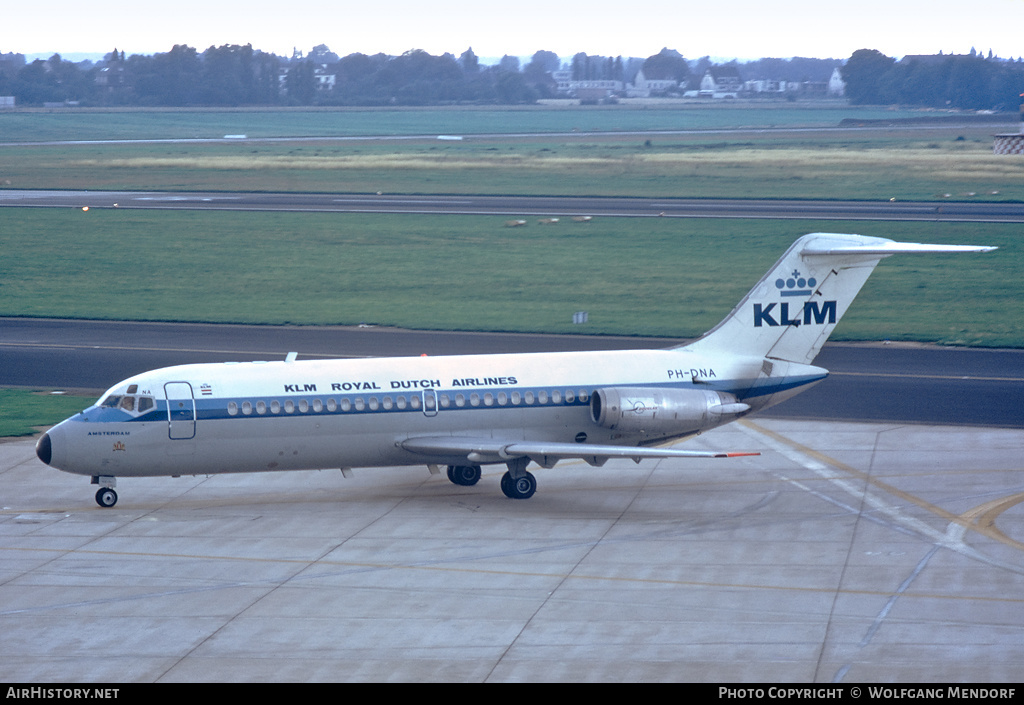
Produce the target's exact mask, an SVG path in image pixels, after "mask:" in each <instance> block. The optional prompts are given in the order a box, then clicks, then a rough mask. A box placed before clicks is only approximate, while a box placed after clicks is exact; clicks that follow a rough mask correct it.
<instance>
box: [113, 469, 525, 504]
mask: <svg viewBox="0 0 1024 705" xmlns="http://www.w3.org/2000/svg"><path fill="white" fill-rule="evenodd" d="M529 462H530V461H529V460H528V459H527V458H517V459H516V460H513V461H510V462H509V463H508V472H506V473H505V474H504V475H502V476H501V491H502V492H504V493H505V496H506V497H508V498H509V499H529V498H530V497H532V496H533V493H534V492H536V491H537V478H535V477H534V476H533V475H532V474H531V473H529V472H527V471H526V466H527V465H528V464H529ZM448 479H449V480H451V481H452V482H453V483H454V484H456V485H461V486H462V487H472V486H473V485H475V484H476V483H478V482H479V481H480V466H479V465H449V466H448ZM96 501H97V502H98V501H99V495H97V498H96Z"/></svg>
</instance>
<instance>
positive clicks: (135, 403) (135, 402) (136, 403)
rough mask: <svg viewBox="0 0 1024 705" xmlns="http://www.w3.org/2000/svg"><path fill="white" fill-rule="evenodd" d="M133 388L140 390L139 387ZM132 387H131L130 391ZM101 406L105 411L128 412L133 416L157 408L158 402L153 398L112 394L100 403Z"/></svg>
mask: <svg viewBox="0 0 1024 705" xmlns="http://www.w3.org/2000/svg"><path fill="white" fill-rule="evenodd" d="M132 387H134V388H135V389H138V387H137V385H132ZM132 387H129V389H131V388H132ZM99 406H100V407H102V408H104V409H120V410H121V411H127V412H129V413H132V414H142V413H145V412H147V411H149V410H150V409H153V408H154V407H156V401H155V400H154V399H153V397H146V396H139V397H136V396H134V395H131V394H111V395H110V396H108V397H106V398H105V399H103V401H101V402H100V403H99Z"/></svg>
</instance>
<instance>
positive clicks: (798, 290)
mask: <svg viewBox="0 0 1024 705" xmlns="http://www.w3.org/2000/svg"><path fill="white" fill-rule="evenodd" d="M817 285H818V280H817V279H815V278H814V277H808V278H804V277H803V276H801V275H800V270H799V269H794V270H793V273H792V274H790V275H789V278H788V279H782V278H781V277H780V278H779V279H776V280H775V288H776V289H778V290H779V293H781V294H782V295H783V296H810V295H811V293H812V292H813V291H814V287H815V286H817Z"/></svg>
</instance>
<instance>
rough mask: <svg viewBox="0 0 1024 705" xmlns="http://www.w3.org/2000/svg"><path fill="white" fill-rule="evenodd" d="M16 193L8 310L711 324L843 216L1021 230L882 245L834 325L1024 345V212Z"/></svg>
mask: <svg viewBox="0 0 1024 705" xmlns="http://www.w3.org/2000/svg"><path fill="white" fill-rule="evenodd" d="M2 213H3V217H4V227H3V228H2V230H0V249H2V251H3V252H4V253H5V256H4V258H3V261H2V264H0V314H2V315H27V316H46V317H73V318H99V319H104V318H112V319H129V320H194V321H211V322H243V323H277V324H282V323H295V324H309V325H313V324H351V323H360V322H366V323H374V324H385V325H396V326H404V327H411V328H427V329H442V330H445V329H457V330H496V331H550V332H570V333H571V332H577V333H605V334H626V335H630V334H636V335H665V336H693V335H698V334H700V333H701V332H703V331H704V330H706V329H708V328H710V327H711V326H712V325H714V324H715V323H716V322H717V321H718V320H719V319H721V318H722V317H723V316H724V315H725V314H726V313H728V311H729V310H730V309H731V308H732V306H733V305H735V303H736V302H737V301H738V300H739V298H740V297H741V296H742V295H743V294H744V293H745V292H746V291H747V290H748V289H749V288H750V287H751V286H752V285H753V284H754V283H755V282H756V281H757V279H758V278H759V277H760V276H761V275H762V274H763V273H764V271H765V270H767V268H768V267H769V266H770V265H771V264H772V263H773V262H774V261H775V260H776V259H777V258H778V256H779V255H780V254H781V253H782V251H783V250H784V249H785V248H786V247H788V246H789V244H790V243H791V242H792V241H793V240H794V239H795V238H796V237H797V236H799V235H801V234H803V233H805V232H813V231H816V230H831V231H849V232H860V233H862V234H866V235H882V236H890V237H896V238H899V239H907V240H916V241H937V242H948V243H958V242H968V243H977V244H989V245H999V246H1002V247H1003V248H1004V249H1002V250H1000V251H998V252H996V253H994V254H990V255H978V256H969V257H968V256H961V257H942V256H934V257H927V258H924V257H922V258H917V259H911V258H903V259H902V260H901V259H899V258H897V259H896V260H893V261H892V262H891V263H889V262H884V263H883V264H882V265H881V266H880V269H879V273H878V274H877V275H876V277H874V278H873V279H872V280H871V281H869V284H868V286H867V287H866V289H865V291H864V292H863V293H862V295H861V297H860V298H858V300H857V302H856V303H855V304H854V307H853V309H852V310H851V314H850V315H849V316H848V317H847V318H846V319H844V320H843V322H842V323H841V324H840V326H839V328H838V329H837V331H836V335H835V337H836V338H838V339H847V340H850V339H872V340H874V339H881V338H891V339H903V340H924V341H932V342H943V343H949V344H963V345H986V346H1020V345H1024V337H1022V334H1021V331H1020V329H1019V325H1018V322H1019V321H1020V320H1021V319H1022V317H1024V276H1022V275H1024V271H1022V268H1024V258H1022V257H1021V255H1020V253H1019V248H1015V247H1014V246H1013V245H1014V243H1015V241H1016V239H1017V231H1018V230H1019V228H1018V227H1017V226H1000V225H980V226H979V225H957V224H935V223H932V224H928V223H908V224H900V225H894V224H886V223H868V222H859V223H837V222H824V223H816V222H809V221H770V220H755V221H746V220H677V219H668V218H648V219H618V218H598V219H595V220H594V221H592V222H590V223H573V222H569V221H563V222H561V223H559V224H558V225H553V226H542V225H538V224H536V220H535V219H534V220H531V221H530V225H528V226H527V227H525V228H506V227H504V222H505V219H504V218H502V217H486V216H412V215H388V216H379V215H356V214H287V213H226V212H177V211H168V212H154V211H128V210H100V211H98V210H95V209H93V210H91V211H89V212H88V213H84V212H82V211H78V210H60V211H52V210H36V209H15V208H5V209H3V211H2ZM908 260H909V261H908ZM579 310H586V311H588V312H589V322H588V324H586V325H584V326H576V325H573V324H572V322H571V319H572V314H573V313H574V312H575V311H579Z"/></svg>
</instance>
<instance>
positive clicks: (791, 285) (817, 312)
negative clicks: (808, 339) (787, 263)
mask: <svg viewBox="0 0 1024 705" xmlns="http://www.w3.org/2000/svg"><path fill="white" fill-rule="evenodd" d="M817 285H818V282H817V280H816V279H815V278H814V277H810V278H804V277H802V276H801V275H800V271H799V270H796V269H794V270H793V273H792V274H791V275H790V276H789V278H788V279H782V278H779V279H776V280H775V288H776V289H778V290H779V294H780V295H781V296H784V297H785V296H810V295H811V294H813V293H814V287H815V286H817ZM776 305H778V307H779V310H778V311H775V310H774V309H775V306H776ZM835 322H836V302H835V301H823V302H821V305H820V306H819V305H818V302H817V301H805V302H804V304H803V307H802V309H798V310H797V311H796V312H795V317H794V318H790V313H789V302H788V301H787V302H783V303H781V304H775V303H770V304H768V305H767V306H765V305H762V304H754V327H755V328H761V327H762V326H799V325H811V323H817V324H819V325H822V324H825V323H835Z"/></svg>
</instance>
